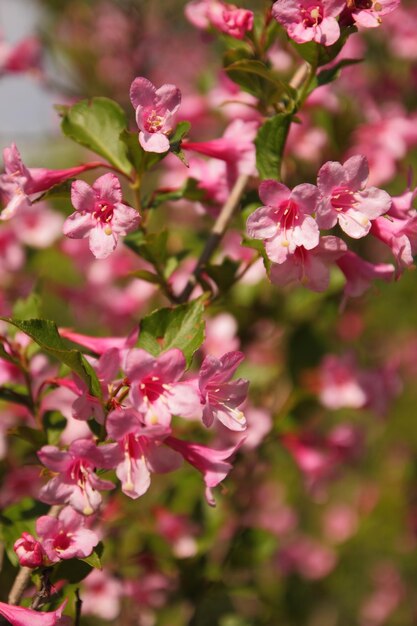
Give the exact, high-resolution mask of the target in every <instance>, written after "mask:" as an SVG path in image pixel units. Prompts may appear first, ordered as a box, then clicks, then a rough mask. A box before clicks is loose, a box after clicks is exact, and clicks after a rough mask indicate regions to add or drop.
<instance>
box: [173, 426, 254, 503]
mask: <svg viewBox="0 0 417 626" xmlns="http://www.w3.org/2000/svg"><path fill="white" fill-rule="evenodd" d="M243 441H244V439H241V440H240V441H239V442H238V443H237V444H236V445H234V446H232V447H231V448H226V449H225V450H214V449H213V448H209V447H208V446H200V445H198V444H196V443H191V442H188V441H182V440H181V439H176V438H175V437H167V438H166V439H165V443H166V444H167V445H168V446H170V448H172V449H173V450H176V451H177V452H179V453H180V454H181V455H182V456H183V457H184V459H185V460H186V461H187V463H190V465H193V466H194V467H196V468H197V469H198V470H199V471H200V472H201V473H202V474H203V478H204V482H205V484H206V500H207V502H208V504H210V506H215V504H216V502H215V500H214V497H213V494H212V491H211V490H212V488H213V487H217V485H218V484H219V483H221V481H222V480H224V479H225V478H226V476H227V475H228V473H229V472H230V470H231V469H232V464H231V463H229V462H228V461H227V459H230V457H231V456H232V455H233V454H235V453H236V452H237V450H238V449H239V448H240V446H241V445H242V443H243Z"/></svg>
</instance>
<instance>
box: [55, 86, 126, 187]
mask: <svg viewBox="0 0 417 626" xmlns="http://www.w3.org/2000/svg"><path fill="white" fill-rule="evenodd" d="M61 127H62V131H63V133H64V135H66V136H67V137H69V138H70V139H72V140H73V141H76V142H77V143H79V144H81V145H82V146H85V147H86V148H89V149H90V150H92V151H93V152H95V153H96V154H99V155H100V156H102V157H104V158H105V159H106V161H108V162H109V163H111V164H112V165H114V166H115V167H117V169H119V170H120V171H122V172H123V173H124V174H127V175H129V174H130V173H131V171H132V167H133V165H132V163H131V162H130V160H129V158H128V154H127V147H126V144H125V142H124V141H123V140H122V139H121V137H120V136H121V133H122V132H123V131H126V130H127V118H126V115H125V112H124V111H123V109H122V108H121V107H120V106H119V105H118V104H117V102H114V101H113V100H110V99H109V98H92V99H91V100H81V102H77V104H74V106H72V107H71V108H70V109H69V110H68V111H66V112H64V116H63V120H62V124H61Z"/></svg>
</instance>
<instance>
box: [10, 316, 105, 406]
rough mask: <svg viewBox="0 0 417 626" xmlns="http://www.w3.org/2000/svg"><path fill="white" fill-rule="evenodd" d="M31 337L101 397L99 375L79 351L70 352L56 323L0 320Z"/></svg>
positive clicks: (91, 391)
mask: <svg viewBox="0 0 417 626" xmlns="http://www.w3.org/2000/svg"><path fill="white" fill-rule="evenodd" d="M0 319H2V320H3V321H5V322H8V323H9V324H13V326H15V327H16V328H18V329H19V330H21V331H22V332H24V333H26V334H27V335H29V337H30V338H31V339H33V341H35V342H36V343H37V344H38V345H39V346H40V347H41V349H42V350H43V352H46V353H47V354H49V355H50V356H52V357H54V358H56V359H57V360H58V361H60V362H61V363H64V364H65V365H67V366H68V367H69V368H70V369H71V370H72V371H73V372H75V373H76V374H77V375H78V376H79V377H80V378H81V380H83V381H84V382H85V384H86V385H87V387H88V389H89V391H90V393H91V394H92V395H93V396H96V397H101V386H100V383H99V380H98V378H97V374H96V373H95V371H94V369H93V368H92V367H91V365H90V364H89V362H88V361H87V360H86V359H85V358H84V357H83V355H82V354H81V352H79V351H78V350H69V349H68V348H67V347H66V344H65V343H64V341H63V340H62V338H61V336H60V334H59V332H58V329H57V327H56V324H55V322H51V321H49V320H38V319H32V320H18V319H11V318H7V317H2V318H0Z"/></svg>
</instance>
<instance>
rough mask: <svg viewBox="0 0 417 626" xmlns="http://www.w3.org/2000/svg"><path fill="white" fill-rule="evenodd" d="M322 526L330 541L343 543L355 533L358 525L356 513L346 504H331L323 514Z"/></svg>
mask: <svg viewBox="0 0 417 626" xmlns="http://www.w3.org/2000/svg"><path fill="white" fill-rule="evenodd" d="M323 526H324V532H325V535H326V537H328V539H330V541H332V542H334V543H343V542H344V541H347V540H348V539H350V538H351V537H352V536H353V535H354V534H355V533H356V531H357V529H358V526H359V520H358V514H357V513H356V511H355V510H354V508H353V507H351V506H349V505H347V504H342V503H340V504H333V505H332V506H331V507H330V508H328V509H327V511H326V513H325V515H324V518H323Z"/></svg>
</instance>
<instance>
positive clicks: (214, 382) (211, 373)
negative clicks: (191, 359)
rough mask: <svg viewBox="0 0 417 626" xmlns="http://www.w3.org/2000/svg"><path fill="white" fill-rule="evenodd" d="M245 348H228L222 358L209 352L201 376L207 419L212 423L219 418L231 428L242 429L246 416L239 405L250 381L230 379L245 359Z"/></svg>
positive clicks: (244, 425)
mask: <svg viewBox="0 0 417 626" xmlns="http://www.w3.org/2000/svg"><path fill="white" fill-rule="evenodd" d="M244 358H245V357H244V354H242V352H228V353H226V354H225V355H223V356H222V357H221V358H220V359H218V358H216V357H214V356H206V358H205V359H204V361H203V363H202V365H201V369H200V376H199V390H200V394H201V403H202V405H203V406H204V408H203V422H204V424H205V425H206V426H207V427H209V426H211V425H212V424H213V421H214V419H215V418H217V419H218V420H219V421H220V422H221V423H222V424H224V426H226V427H227V428H230V430H237V431H242V430H245V428H246V419H245V416H244V414H243V413H242V411H240V410H239V409H238V407H239V406H240V405H241V404H242V403H243V402H244V401H245V400H246V396H247V393H248V386H249V381H247V380H244V379H242V378H238V379H237V380H234V381H230V379H231V377H232V376H233V374H234V373H235V371H236V369H237V368H238V367H239V365H240V363H241V362H242V361H243V359H244Z"/></svg>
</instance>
